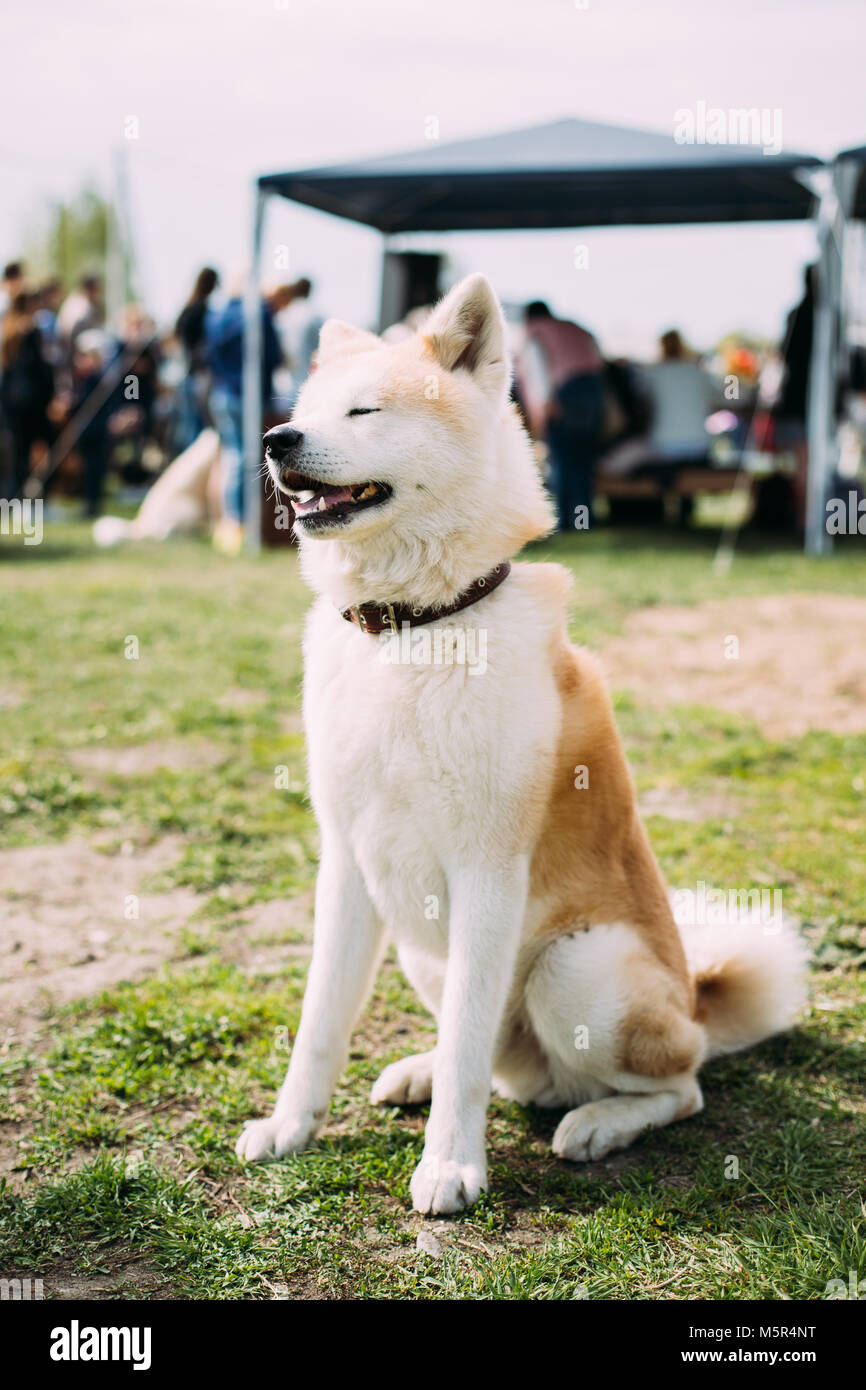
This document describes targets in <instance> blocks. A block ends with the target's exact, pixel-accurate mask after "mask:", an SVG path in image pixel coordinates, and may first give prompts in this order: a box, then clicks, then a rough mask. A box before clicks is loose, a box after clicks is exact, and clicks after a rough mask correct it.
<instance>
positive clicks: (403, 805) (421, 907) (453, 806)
mask: <svg viewBox="0 0 866 1390" xmlns="http://www.w3.org/2000/svg"><path fill="white" fill-rule="evenodd" d="M509 382H510V367H509V361H508V353H507V349H506V341H505V330H504V323H503V319H502V313H501V310H500V308H499V305H498V302H497V300H496V297H495V295H494V293H493V291H492V289H491V287H490V285H489V284H488V282H487V281H486V280H485V279H484V277H483V276H481V275H472V276H470V277H469V278H468V279H466V280H464V281H463V282H462V283H461V284H459V285H458V286H457V287H456V288H455V289H453V290H452V291H451V293H450V294H448V295H447V297H446V298H445V299H444V300H443V301H442V302H441V303H440V304H439V306H438V307H437V308H436V309H435V310H434V311H433V313H432V315H431V317H430V318H429V320H428V321H427V323H426V324H425V325H424V327H423V328H422V331H421V332H420V333H418V334H417V335H416V336H415V337H413V338H410V339H409V340H407V341H402V342H399V343H397V344H395V345H387V344H384V343H383V342H382V341H381V340H380V339H379V338H376V337H375V336H373V335H372V334H370V333H366V332H362V331H360V330H358V329H355V328H351V327H349V326H348V325H346V324H342V323H337V322H330V323H327V324H325V326H324V328H323V329H322V334H321V344H320V349H319V357H318V368H317V370H316V372H315V373H314V374H313V375H312V376H311V377H310V378H309V380H308V381H307V383H306V384H305V386H304V387H303V390H302V392H301V394H300V397H299V399H298V404H297V410H296V413H295V415H294V418H293V420H292V422H291V424H290V425H282V426H279V427H278V428H277V429H274V430H271V431H270V433H269V434H268V435H267V436H266V444H267V460H268V465H269V468H270V472H271V474H272V476H273V478H274V480H275V482H276V484H277V486H278V487H279V488H281V489H282V490H283V492H284V493H287V494H288V495H289V497H290V498H291V501H292V506H293V508H294V511H295V529H296V531H297V534H298V536H299V538H300V563H301V567H302V570H303V573H304V575H305V577H306V579H307V580H308V582H309V584H310V586H311V588H312V589H313V590H314V591H315V592H316V593H317V595H318V598H317V600H316V602H315V603H314V605H313V608H312V610H311V612H310V615H309V619H308V622H307V628H306V636H305V642H304V651H305V662H306V675H305V683H304V718H305V726H306V733H307V742H308V748H309V773H310V787H311V794H312V800H313V805H314V808H315V811H316V815H317V817H318V822H319V826H320V828H321V837H322V852H321V863H320V868H319V875H318V883H317V887H316V907H315V933H314V945H313V957H312V963H311V966H310V973H309V979H308V982H307V989H306V996H305V999H304V1006H303V1014H302V1018H301V1023H300V1027H299V1030H298V1035H297V1038H296V1040H295V1045H294V1050H293V1053H292V1057H291V1063H290V1066H289V1069H288V1074H287V1076H286V1079H285V1082H284V1083H283V1086H282V1088H281V1090H280V1093H279V1096H278V1098H277V1102H276V1106H275V1108H274V1112H273V1114H272V1115H271V1116H270V1117H269V1118H267V1119H259V1120H253V1121H252V1122H251V1123H250V1124H248V1125H247V1127H246V1129H245V1130H244V1131H243V1133H242V1135H241V1136H240V1139H239V1140H238V1144H237V1152H238V1155H239V1156H240V1157H241V1158H242V1159H247V1160H257V1159H267V1158H273V1157H277V1158H279V1157H281V1156H282V1155H284V1154H289V1153H295V1152H297V1151H298V1150H300V1149H303V1148H305V1147H306V1146H307V1145H308V1144H310V1142H311V1141H312V1140H313V1139H314V1137H315V1135H316V1134H317V1132H318V1130H319V1128H320V1126H321V1125H322V1123H323V1121H324V1120H325V1117H326V1116H327V1113H328V1107H329V1104H330V1098H331V1092H332V1089H333V1087H334V1084H335V1082H336V1079H337V1077H338V1075H339V1073H340V1071H341V1069H342V1067H343V1065H344V1063H345V1059H346V1055H347V1050H348V1045H349V1039H350V1034H351V1032H352V1028H353V1025H354V1023H355V1020H356V1018H357V1016H358V1013H359V1010H360V1009H361V1007H362V1005H363V1003H364V1000H365V998H366V995H367V993H368V990H369V989H370V987H371V985H372V981H373V978H374V976H375V973H376V967H377V963H378V961H379V958H380V953H381V950H382V947H383V943H384V942H385V940H386V938H387V937H390V938H391V939H393V940H394V941H395V942H396V945H397V950H398V952H399V958H400V964H401V966H402V968H403V970H404V971H405V973H406V975H407V976H408V978H409V980H410V981H411V982H412V984H413V985H414V987H415V988H416V989H417V991H418V993H419V995H420V997H421V999H422V1000H423V1002H424V1003H425V1004H426V1006H427V1007H428V1008H429V1009H430V1010H431V1012H432V1013H433V1014H434V1015H435V1017H436V1020H437V1024H438V1034H437V1044H436V1047H435V1048H434V1049H433V1050H432V1051H431V1052H427V1053H424V1054H422V1055H419V1056H413V1057H406V1058H404V1059H403V1060H402V1061H398V1062H394V1063H392V1065H391V1066H388V1067H386V1068H385V1070H384V1071H383V1073H382V1075H381V1076H380V1077H379V1079H378V1081H377V1082H376V1084H375V1086H374V1087H373V1093H372V1098H373V1100H374V1101H376V1102H378V1103H380V1104H382V1105H404V1104H416V1103H418V1102H423V1101H427V1100H430V1101H432V1104H431V1107H430V1117H429V1120H428V1123H427V1129H426V1135H425V1142H424V1152H423V1156H422V1158H421V1161H420V1163H419V1165H418V1167H417V1169H416V1170H415V1173H414V1176H413V1178H412V1184H411V1191H412V1200H413V1203H414V1206H415V1208H416V1210H417V1211H420V1212H453V1211H457V1210H459V1209H460V1208H461V1207H464V1206H466V1205H468V1204H469V1203H471V1202H474V1201H475V1200H476V1198H477V1197H478V1195H479V1193H480V1192H481V1190H482V1188H483V1187H484V1186H485V1183H486V1159H485V1117H486V1111H487V1105H488V1100H489V1096H490V1091H491V1084H492V1085H493V1086H495V1088H496V1090H497V1091H498V1092H499V1093H500V1094H502V1095H504V1096H507V1097H511V1098H513V1099H516V1100H518V1101H520V1102H522V1103H528V1102H530V1101H532V1102H534V1103H535V1104H537V1105H542V1106H556V1107H560V1108H561V1107H568V1113H567V1114H566V1115H565V1117H564V1118H563V1119H562V1120H561V1121H560V1123H559V1125H558V1127H557V1129H556V1133H555V1135H554V1137H553V1151H554V1153H556V1154H558V1155H559V1156H561V1157H562V1158H564V1159H570V1160H572V1161H573V1162H583V1161H586V1160H590V1159H598V1158H601V1157H602V1156H603V1155H604V1154H607V1153H609V1152H610V1151H611V1150H612V1149H617V1148H622V1147H624V1146H625V1145H627V1144H630V1143H631V1142H632V1140H633V1139H635V1137H636V1136H637V1135H639V1134H640V1133H641V1131H643V1130H645V1129H647V1128H649V1127H650V1126H657V1125H666V1124H669V1123H670V1122H671V1121H672V1120H677V1119H682V1118H683V1117H684V1116H687V1115H694V1114H695V1113H696V1112H697V1111H699V1110H700V1109H701V1106H702V1099H701V1091H700V1087H699V1085H698V1080H697V1073H698V1070H699V1068H700V1066H701V1064H702V1063H703V1062H704V1061H706V1059H707V1058H708V1057H713V1056H717V1055H719V1054H720V1053H724V1052H730V1051H733V1050H735V1049H738V1048H743V1047H747V1046H749V1045H750V1044H752V1043H755V1042H757V1041H758V1040H759V1039H761V1038H764V1037H766V1036H767V1035H769V1034H771V1033H774V1032H776V1031H778V1030H780V1029H783V1028H785V1027H786V1026H788V1024H789V1023H790V1022H791V1020H792V1018H793V1016H794V1014H795V1012H796V1011H797V1009H798V1007H799V1005H800V1002H801V999H802V982H803V968H802V953H801V949H800V946H799V943H798V941H797V938H796V936H794V935H793V934H792V933H788V932H787V931H780V932H779V933H778V934H775V935H769V934H765V933H763V932H762V931H761V929H760V928H746V927H743V926H740V927H733V928H728V929H726V930H715V931H714V930H710V931H703V930H699V931H695V932H686V931H684V932H683V933H681V932H680V930H679V928H678V927H677V925H676V922H675V920H674V917H673V915H672V912H671V906H670V903H669V899H668V894H667V891H666V889H665V885H664V883H663V881H662V877H661V873H660V871H659V869H658V867H657V865H656V862H655V859H654V857H653V854H652V851H651V849H650V846H649V842H648V840H647V836H646V833H645V831H644V828H643V825H642V823H641V821H640V819H639V817H638V813H637V810H636V807H635V796H634V790H633V787H632V782H631V778H630V775H629V771H628V768H627V766H626V761H625V757H624V755H623V751H622V748H621V745H620V742H619V738H618V736H617V731H616V728H615V726H614V720H613V714H612V710H611V706H610V702H609V699H608V696H607V693H606V690H605V685H604V681H603V678H602V675H601V672H600V669H599V665H598V662H597V661H596V660H595V658H594V657H593V656H591V655H590V654H589V653H587V652H586V651H583V650H581V649H579V648H575V647H573V646H571V645H570V643H569V641H568V638H567V636H566V609H567V603H568V598H569V586H570V577H569V575H568V573H567V572H566V571H565V570H564V569H562V568H560V567H559V566H558V565H552V564H540V563H539V564H533V563H527V564H519V565H514V566H511V565H510V563H509V561H510V557H512V556H513V555H515V554H516V553H517V552H518V551H519V550H520V549H521V547H522V546H523V545H524V544H525V543H526V542H527V541H530V540H532V539H533V538H534V537H538V536H542V535H544V534H545V533H546V532H547V531H548V530H549V528H550V526H551V524H552V516H551V512H550V507H549V503H548V500H547V497H546V494H545V492H544V489H543V487H542V484H541V481H540V479H539V476H538V470H537V468H536V465H535V462H534V459H533V456H532V452H531V449H530V443H529V439H528V437H527V435H526V433H525V431H524V429H523V427H522V425H521V423H520V420H519V418H518V415H517V413H516V411H515V409H514V407H513V406H512V405H511V404H510V403H509V399H508V397H509ZM407 627H408V630H409V633H410V635H411V636H412V637H413V639H414V637H415V634H416V632H421V631H423V630H424V629H425V628H429V629H430V630H431V632H432V635H433V636H434V637H437V638H438V650H439V658H440V659H436V656H435V653H436V650H437V644H436V642H433V641H431V642H429V643H428V644H427V646H426V648H425V649H423V650H422V653H421V656H422V659H418V652H417V650H416V644H415V642H414V640H413V643H412V645H411V647H410V646H409V645H408V644H406V643H405V642H404V637H405V635H406V630H407ZM461 636H462V642H461ZM470 638H472V640H471V641H470V640H469V639H470ZM482 639H483V647H484V662H483V667H482V666H481V665H479V664H477V663H476V664H474V665H473V664H472V663H471V662H469V661H467V660H466V659H465V654H466V653H467V652H468V651H470V650H471V651H473V652H476V653H477V652H478V651H479V649H480V647H481V645H482ZM461 649H462V652H463V654H464V659H461ZM424 650H426V652H427V657H426V659H424ZM407 652H410V653H411V654H412V655H411V656H409V657H407V656H406V653H407ZM401 653H402V657H401ZM443 653H444V657H443ZM659 679H664V673H663V672H660V673H659Z"/></svg>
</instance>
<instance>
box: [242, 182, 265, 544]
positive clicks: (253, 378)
mask: <svg viewBox="0 0 866 1390" xmlns="http://www.w3.org/2000/svg"><path fill="white" fill-rule="evenodd" d="M266 204H267V194H266V193H265V192H264V191H263V189H261V188H259V186H258V184H256V185H255V189H254V193H253V220H252V247H251V255H250V271H249V279H248V281H247V291H246V296H245V300H244V383H243V384H244V412H243V418H244V531H245V541H246V548H247V550H249V551H251V552H252V553H253V554H257V553H258V551H260V550H261V548H262V485H261V479H260V478H259V469H260V468H261V462H262V308H261V305H262V293H261V285H260V281H261V259H262V231H263V227H264V214H265V207H266Z"/></svg>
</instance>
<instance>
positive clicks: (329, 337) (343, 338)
mask: <svg viewBox="0 0 866 1390" xmlns="http://www.w3.org/2000/svg"><path fill="white" fill-rule="evenodd" d="M381 346H382V340H381V339H380V338H377V337H376V335H375V333H368V332H367V331H366V330H365V329H363V328H354V327H353V326H352V324H351V323H343V321H342V319H328V321H327V323H323V324H322V327H321V329H320V330H319V350H318V353H317V354H316V360H317V362H326V361H327V360H328V358H330V357H337V356H338V355H341V354H342V353H346V352H369V351H370V349H371V348H376V347H381Z"/></svg>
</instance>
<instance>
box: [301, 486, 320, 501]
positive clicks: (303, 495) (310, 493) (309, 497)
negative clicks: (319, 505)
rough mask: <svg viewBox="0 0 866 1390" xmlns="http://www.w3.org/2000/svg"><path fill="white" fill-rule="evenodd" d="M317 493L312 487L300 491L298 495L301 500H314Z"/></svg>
mask: <svg viewBox="0 0 866 1390" xmlns="http://www.w3.org/2000/svg"><path fill="white" fill-rule="evenodd" d="M315 495H316V494H315V493H314V492H313V491H312V489H308V490H307V491H306V492H299V493H298V494H297V497H298V501H299V502H312V500H313V498H314V497H315Z"/></svg>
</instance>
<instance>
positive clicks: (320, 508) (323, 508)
mask: <svg viewBox="0 0 866 1390" xmlns="http://www.w3.org/2000/svg"><path fill="white" fill-rule="evenodd" d="M327 506H328V504H327V502H326V501H325V499H324V497H320V498H319V505H318V507H317V508H316V511H319V512H324V511H326V510H327Z"/></svg>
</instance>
